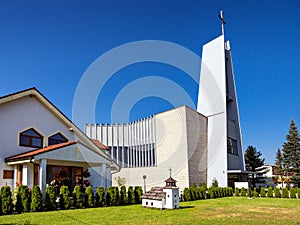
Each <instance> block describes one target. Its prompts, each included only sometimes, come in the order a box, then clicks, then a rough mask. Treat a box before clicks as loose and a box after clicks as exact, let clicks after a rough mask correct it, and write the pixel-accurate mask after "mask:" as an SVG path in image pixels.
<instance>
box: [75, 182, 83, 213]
mask: <svg viewBox="0 0 300 225" xmlns="http://www.w3.org/2000/svg"><path fill="white" fill-rule="evenodd" d="M73 201H74V206H75V208H77V209H79V208H82V206H83V192H82V188H81V187H80V186H75V187H74V191H73Z"/></svg>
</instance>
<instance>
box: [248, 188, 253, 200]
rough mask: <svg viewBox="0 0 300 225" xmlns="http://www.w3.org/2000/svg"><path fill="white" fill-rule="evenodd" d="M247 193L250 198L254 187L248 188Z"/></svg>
mask: <svg viewBox="0 0 300 225" xmlns="http://www.w3.org/2000/svg"><path fill="white" fill-rule="evenodd" d="M247 195H248V197H249V198H251V197H252V189H251V187H249V188H248V189H247Z"/></svg>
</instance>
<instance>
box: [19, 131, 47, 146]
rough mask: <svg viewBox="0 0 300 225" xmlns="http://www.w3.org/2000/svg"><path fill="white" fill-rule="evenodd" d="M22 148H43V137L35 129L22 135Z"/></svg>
mask: <svg viewBox="0 0 300 225" xmlns="http://www.w3.org/2000/svg"><path fill="white" fill-rule="evenodd" d="M19 143H20V146H26V147H38V148H41V147H42V146H43V137H42V136H41V135H40V134H38V133H37V132H36V131H35V130H34V129H33V128H31V129H29V130H26V131H23V132H22V133H20V142H19Z"/></svg>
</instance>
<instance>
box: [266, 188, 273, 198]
mask: <svg viewBox="0 0 300 225" xmlns="http://www.w3.org/2000/svg"><path fill="white" fill-rule="evenodd" d="M267 197H268V198H273V189H272V187H269V188H268V192H267Z"/></svg>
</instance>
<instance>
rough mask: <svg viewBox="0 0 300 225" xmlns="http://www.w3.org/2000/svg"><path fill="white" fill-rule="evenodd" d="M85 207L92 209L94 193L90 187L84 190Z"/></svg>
mask: <svg viewBox="0 0 300 225" xmlns="http://www.w3.org/2000/svg"><path fill="white" fill-rule="evenodd" d="M85 207H87V208H91V207H94V192H93V188H92V186H91V185H90V186H88V187H87V188H86V189H85Z"/></svg>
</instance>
